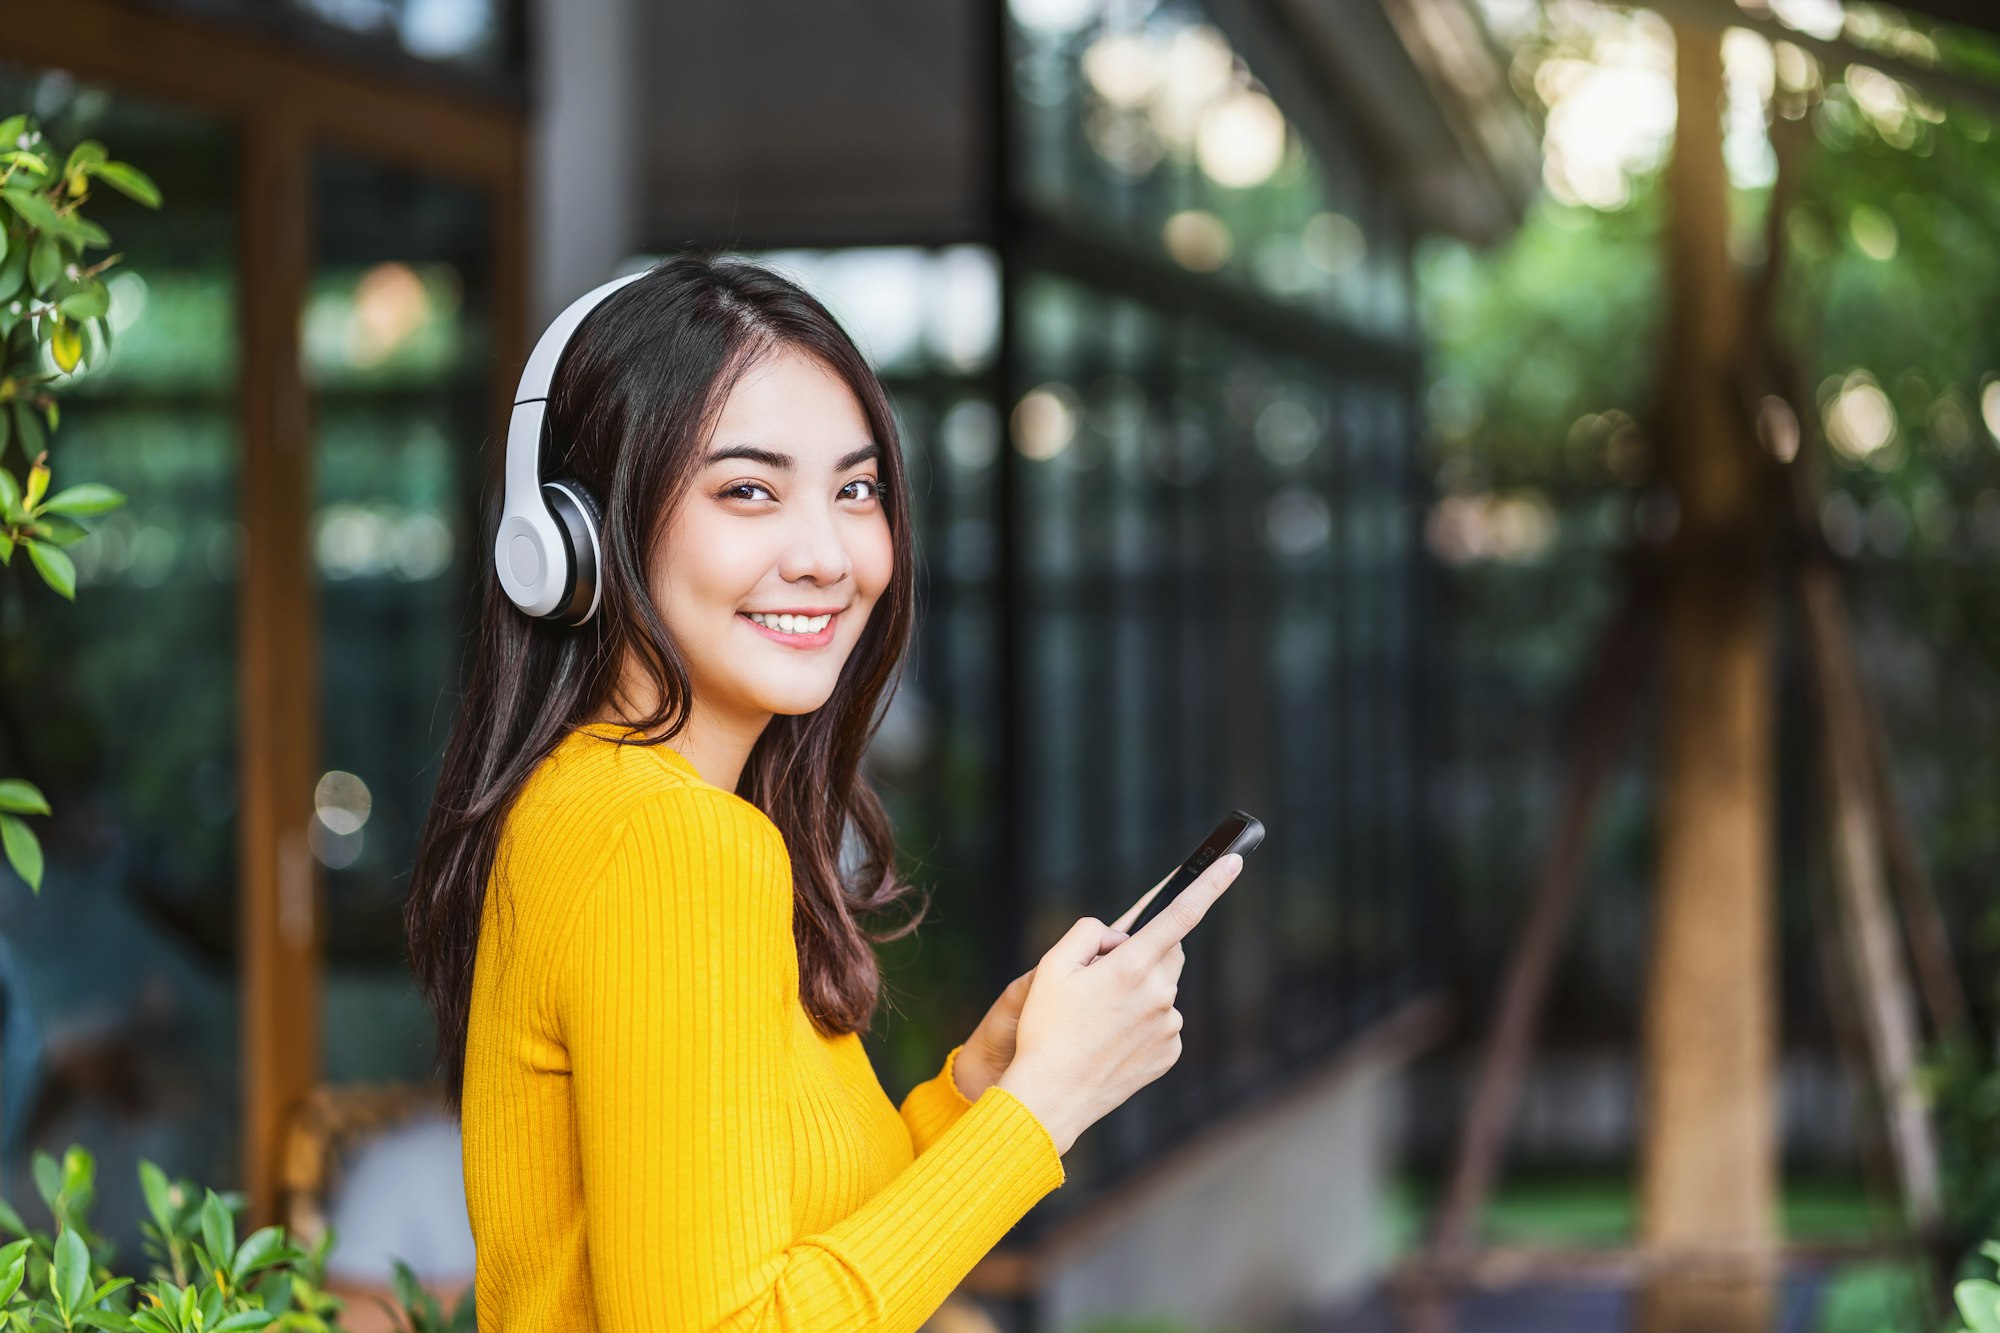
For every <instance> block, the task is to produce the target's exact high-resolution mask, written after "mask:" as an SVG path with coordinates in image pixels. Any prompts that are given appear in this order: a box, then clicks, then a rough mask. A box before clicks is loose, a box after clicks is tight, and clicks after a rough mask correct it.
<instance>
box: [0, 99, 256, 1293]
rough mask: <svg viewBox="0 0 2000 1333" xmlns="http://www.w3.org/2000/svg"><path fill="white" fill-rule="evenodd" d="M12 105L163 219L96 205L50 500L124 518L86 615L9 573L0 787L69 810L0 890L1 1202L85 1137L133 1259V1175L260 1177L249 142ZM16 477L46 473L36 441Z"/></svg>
mask: <svg viewBox="0 0 2000 1333" xmlns="http://www.w3.org/2000/svg"><path fill="white" fill-rule="evenodd" d="M0 102H4V103H5V104H6V105H7V106H8V107H9V108H10V109H27V110H31V111H33V112H34V113H35V114H37V115H38V116H39V117H40V118H41V121H42V125H43V129H44V132H45V133H46V134H47V135H48V136H49V137H50V139H51V140H52V141H54V142H55V143H57V144H59V145H61V146H63V147H64V148H65V149H66V148H67V147H68V146H70V145H73V144H75V143H76V142H78V141H79V140H81V139H85V138H95V139H99V140H101V141H103V142H104V143H105V144H106V145H108V146H109V148H110V150H111V152H112V154H113V155H114V156H115V157H118V158H121V159H124V160H127V161H130V162H132V163H134V164H136V165H137V166H139V167H140V168H141V169H142V170H144V171H146V172H147V173H148V174H150V175H151V176H152V177H153V178H154V180H155V181H156V182H157V183H158V185H159V187H160V190H161V193H162V194H163V196H164V198H165V206H164V207H163V209H162V210H161V211H160V212H159V213H157V214H156V213H153V212H151V211H149V210H146V209H144V208H142V207H140V206H139V205H137V204H135V203H132V202H131V201H129V200H127V199H126V198H125V197H124V196H123V195H120V194H117V193H116V192H114V191H110V190H99V191H96V192H94V193H93V194H92V195H91V197H90V199H89V202H88V204H87V205H86V214H87V216H89V217H90V218H92V219H94V220H95V221H97V222H98V223H99V224H100V225H101V226H103V227H104V229H105V230H106V231H108V232H109V233H110V234H111V238H112V247H111V250H108V251H104V252H101V253H102V254H109V253H111V252H112V251H115V252H117V253H120V254H122V255H123V259H122V260H121V261H120V263H119V264H118V265H117V266H115V267H114V268H112V269H111V270H109V285H110V291H111V310H110V316H109V318H110V324H111V328H112V332H113V339H112V345H111V348H110V351H109V354H108V355H106V356H104V357H103V358H102V359H99V360H96V361H94V362H93V363H92V364H91V365H90V366H88V367H86V368H83V369H81V370H79V371H78V372H77V373H76V374H75V375H73V376H67V377H64V378H63V380H61V381H60V382H59V385H58V387H59V392H60V402H61V418H60V428H59V429H58V430H56V431H55V432H54V433H53V434H52V435H51V436H50V439H49V453H50V464H51V467H52V469H53V472H54V486H55V487H56V488H61V487H63V486H64V485H66V484H70V483H73V482H79V481H98V482H104V483H106V484H109V485H111V486H114V487H116V488H117V489H118V490H120V491H123V492H124V493H125V494H126V495H127V496H128V497H129V503H127V504H126V505H125V507H123V508H121V509H118V510H115V511H113V512H112V513H110V514H108V515H106V516H104V517H103V518H101V519H98V520H94V521H93V522H92V524H91V526H92V527H93V528H94V532H93V533H92V535H90V536H89V537H87V538H85V539H84V540H83V541H82V542H80V543H79V544H78V545H76V546H74V547H72V548H70V550H71V554H72V555H73V557H74V561H75V565H76V572H77V598H76V602H75V604H74V605H72V604H71V603H69V602H66V601H63V600H62V599H60V598H59V597H57V596H55V595H54V594H53V593H51V592H50V591H49V590H48V589H47V588H46V587H44V586H42V583H41V580H40V579H39V578H37V577H36V576H35V575H34V573H33V571H32V570H31V569H29V568H28V567H27V562H26V561H24V560H18V559H17V560H15V561H14V562H13V563H12V565H11V567H10V568H8V569H6V570H4V571H0V772H4V773H5V774H6V775H7V776H18V777H24V778H27V779H29V780H30V781H33V782H35V783H36V784H38V785H39V786H40V787H41V788H42V790H43V791H44V793H45V794H46V795H47V796H48V799H49V802H50V804H51V806H52V807H53V809H54V816H53V818H51V819H49V820H46V821H44V820H35V821H34V823H35V825H36V828H37V832H38V833H39V834H40V835H41V838H42V842H43V847H44V849H45V852H46V854H47V866H46V871H45V878H44V881H43V885H42V890H41V893H40V895H39V896H36V895H33V894H31V893H30V892H29V890H28V888H27V886H26V885H25V884H23V883H22V882H21V881H20V880H19V879H17V878H16V877H15V876H14V874H13V873H12V872H11V871H8V870H0V946H4V949H5V955H6V961H7V966H8V971H9V973H10V975H8V976H7V977H6V978H5V984H6V987H7V999H8V1002H9V1003H10V1004H18V1005H20V1006H22V1007H23V1009H24V1010H25V1013H26V1015H27V1023H28V1029H29V1031H30V1033H31V1035H30V1037H29V1039H28V1040H26V1041H22V1042H17V1041H15V1040H13V1039H12V1038H13V1035H14V1032H13V1029H12V1026H11V1024H12V1022H13V1020H11V1019H10V1033H9V1037H10V1039H9V1041H8V1043H7V1046H6V1062H5V1066H4V1069H0V1084H4V1087H0V1093H4V1097H5V1103H4V1118H5V1146H6V1154H5V1166H4V1180H0V1192H4V1193H5V1194H6V1195H7V1197H8V1198H9V1200H10V1202H12V1203H14V1204H15V1205H16V1206H17V1207H19V1208H20V1209H21V1211H22V1212H23V1214H24V1215H26V1216H28V1217H29V1218H30V1220H31V1221H33V1222H35V1223H37V1224H40V1223H41V1221H42V1217H41V1215H42V1214H43V1212H44V1210H43V1209H42V1206H41V1203H40V1201H39V1199H38V1198H37V1197H36V1193H35V1190H34V1188H33V1187H32V1185H30V1184H28V1180H29V1177H28V1173H27V1163H28V1156H29V1153H30V1152H31V1151H32V1150H33V1149H36V1148H45V1149H48V1150H49V1151H51V1152H54V1153H58V1154H60V1152H61V1151H62V1150H63V1149H64V1148H65V1147H67V1146H68V1145H69V1144H70V1143H72V1142H82V1143H84V1144H85V1145H86V1146H88V1147H89V1148H90V1149H91V1151H93V1152H94V1153H96V1154H97V1156H98V1159H99V1165H98V1195H99V1198H100V1199H101V1201H102V1202H101V1203H100V1205H99V1207H98V1209H97V1211H96V1213H95V1214H94V1216H96V1217H97V1218H100V1219H102V1221H101V1223H100V1225H101V1226H103V1227H104V1228H105V1229H106V1231H107V1234H109V1235H111V1236H112V1237H114V1238H115V1239H118V1240H119V1241H120V1249H121V1251H122V1252H124V1253H130V1254H136V1253H137V1252H138V1246H139V1237H138V1234H137V1231H136V1219H137V1218H139V1217H141V1216H144V1214H145V1209H144V1206H143V1202H142V1201H141V1200H140V1199H139V1197H138V1181H137V1176H136V1161H137V1159H138V1158H139V1157H142V1156H143V1157H148V1158H151V1159H153V1160H155V1161H157V1162H159V1163H160V1164H161V1165H162V1166H163V1167H165V1168H166V1169H168V1170H169V1171H172V1172H174V1173H176V1174H180V1173H186V1174H190V1175H194V1176H196V1177H197V1178H200V1179H202V1180H204V1181H207V1182H210V1183H213V1184H214V1185H215V1186H216V1187H217V1188H227V1187H229V1186H230V1185H232V1184H234V1183H235V1182H237V1181H238V1180H239V1179H240V1174H241V1173H240V1170H239V1161H238V1136H239V1126H238V1121H239V1113H238V1108H239V1103H240V1095H239V1088H240V1079H239V1074H238V1067H237V1055H238V1037H237V1032H238V1005H237V952H238V951H237V943H236V939H237V913H238V895H237V869H236V806H237V771H238V768H237V752H236V746H237V726H236V638H237V629H236V597H237V558H238V542H239V534H238V526H237V520H236V514H237V487H236V477H237V467H236V458H237V450H238V447H239V440H238V431H237V416H238V391H237V376H238V366H237V345H238V316H237V300H238V290H237V283H236V280H235V274H234V263H235V251H236V248H237V236H236V208H237V200H236V184H235V182H236V169H237V148H236V144H235V141H234V139H233V137H232V135H231V134H230V133H229V132H228V131H227V130H226V129H225V128H224V127H223V126H221V125H220V124H219V123H217V122H215V121H212V120H210V119H207V118H205V117H203V116H200V115H196V114H193V113H190V112H188V111H185V110H182V109H180V108H177V107H173V106H168V105H163V104H160V103H156V102H149V101H144V100H140V99H137V98H133V97H130V96H127V95H125V94H123V93H113V92H111V91H109V90H106V89H103V88H99V87H94V86H91V85H88V84H83V83H79V82H77V81H75V80H73V79H71V78H70V77H69V76H67V75H65V74H61V73H52V72H51V73H44V72H36V71H27V70H22V69H19V68H6V69H0ZM91 253H92V254H99V253H100V252H91ZM100 257H101V255H100ZM47 368H48V369H50V370H54V369H55V367H54V366H53V364H52V363H50V364H48V366H47ZM6 463H7V465H8V467H9V468H10V469H11V470H13V471H14V472H15V474H16V475H17V476H18V475H20V474H21V473H22V472H23V471H24V469H25V466H26V460H24V459H23V458H22V457H21V456H20V453H19V452H18V448H17V447H16V448H14V449H12V450H10V452H9V454H8V456H7V458H6ZM120 1228H125V1229H126V1230H125V1232H124V1233H123V1234H121V1232H120V1230H119V1229H120Z"/></svg>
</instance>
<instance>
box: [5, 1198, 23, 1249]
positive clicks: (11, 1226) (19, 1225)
mask: <svg viewBox="0 0 2000 1333" xmlns="http://www.w3.org/2000/svg"><path fill="white" fill-rule="evenodd" d="M0 1230H6V1231H11V1232H13V1233H14V1234H15V1235H17V1236H26V1235H27V1234H28V1224H27V1223H25V1222H23V1221H22V1220H21V1215H20V1214H19V1213H17V1212H15V1211H14V1205H13V1204H11V1203H8V1202H7V1201H6V1200H5V1199H0ZM22 1243H23V1242H21V1241H18V1240H17V1241H13V1242H11V1243H10V1244H9V1245H8V1246H7V1247H6V1249H0V1261H4V1260H5V1259H6V1256H7V1251H8V1250H11V1249H13V1248H14V1246H16V1245H20V1244H22Z"/></svg>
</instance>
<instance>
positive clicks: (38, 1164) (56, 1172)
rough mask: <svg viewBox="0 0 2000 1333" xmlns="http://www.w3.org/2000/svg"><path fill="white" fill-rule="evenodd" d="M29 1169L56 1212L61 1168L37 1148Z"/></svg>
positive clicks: (39, 1188) (44, 1196) (51, 1208)
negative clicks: (32, 1163)
mask: <svg viewBox="0 0 2000 1333" xmlns="http://www.w3.org/2000/svg"><path fill="white" fill-rule="evenodd" d="M0 822H4V820H0ZM17 822H18V821H17ZM21 827H23V828H26V827H27V825H25V824H23V825H21ZM31 1169H32V1170H33V1171H34V1173H35V1192H36V1193H37V1194H40V1195H41V1196H42V1202H43V1203H45V1204H47V1205H48V1206H49V1211H50V1212H51V1213H53V1212H54V1211H55V1210H56V1196H57V1195H58V1194H61V1193H62V1167H60V1166H58V1165H57V1164H56V1159H55V1158H53V1157H51V1156H50V1155H49V1154H48V1153H47V1152H44V1151H43V1150H41V1149H39V1148H38V1149H36V1150H35V1158H34V1165H33V1167H32V1168H31Z"/></svg>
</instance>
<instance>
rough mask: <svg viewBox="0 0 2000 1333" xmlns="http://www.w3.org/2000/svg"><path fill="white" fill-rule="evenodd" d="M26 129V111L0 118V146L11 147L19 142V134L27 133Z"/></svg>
mask: <svg viewBox="0 0 2000 1333" xmlns="http://www.w3.org/2000/svg"><path fill="white" fill-rule="evenodd" d="M27 130H28V115H27V113H26V112H22V113H21V114H20V115H18V116H9V117H7V119H5V120H0V148H8V147H12V146H13V145H15V144H17V143H19V142H20V141H21V136H22V135H23V134H25V133H27Z"/></svg>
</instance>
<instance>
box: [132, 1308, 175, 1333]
mask: <svg viewBox="0 0 2000 1333" xmlns="http://www.w3.org/2000/svg"><path fill="white" fill-rule="evenodd" d="M132 1327H133V1328H136V1329H138V1330H139V1333H174V1326H173V1325H172V1324H169V1323H168V1322H167V1321H166V1320H164V1319H162V1318H160V1316H159V1315H158V1314H156V1313H154V1312H153V1311H152V1310H137V1311H134V1312H133V1315H132Z"/></svg>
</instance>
